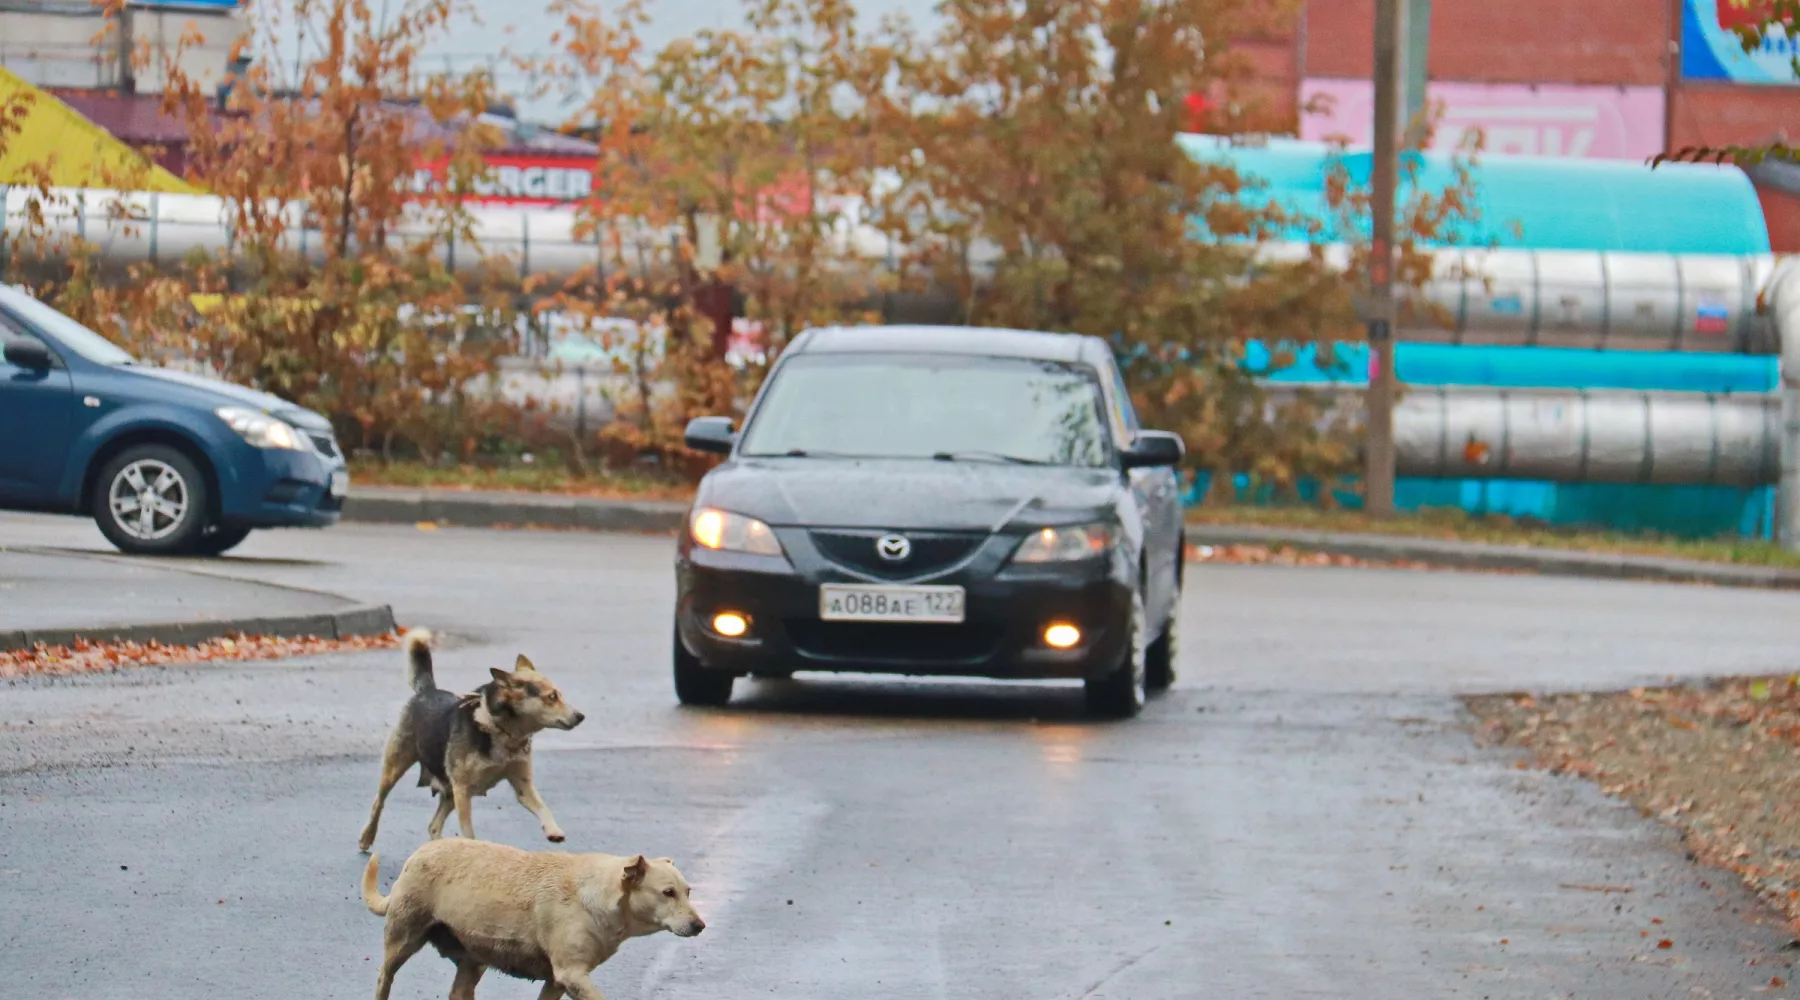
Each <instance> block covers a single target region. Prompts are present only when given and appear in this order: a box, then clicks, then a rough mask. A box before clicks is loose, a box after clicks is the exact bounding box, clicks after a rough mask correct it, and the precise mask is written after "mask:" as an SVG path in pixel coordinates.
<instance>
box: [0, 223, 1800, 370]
mask: <svg viewBox="0 0 1800 1000" xmlns="http://www.w3.org/2000/svg"><path fill="white" fill-rule="evenodd" d="M4 193H5V201H6V218H5V222H6V228H7V231H8V233H9V234H16V233H18V232H20V231H22V228H23V225H24V212H25V211H26V203H27V200H28V199H30V198H32V197H34V196H35V193H36V192H35V190H34V189H24V188H11V189H7V190H5V192H4ZM77 193H78V192H76V191H72V190H62V189H58V190H55V191H53V192H52V196H53V198H56V197H57V196H61V200H62V201H63V203H62V204H58V203H55V202H54V201H53V203H52V204H49V205H47V206H45V223H46V225H48V226H49V227H50V229H51V230H52V231H53V233H54V234H55V235H59V236H64V237H72V236H75V235H77V231H78V230H79V229H80V228H81V226H82V223H83V220H82V219H80V218H79V217H78V216H77V213H75V212H74V211H72V210H71V209H70V207H69V206H70V204H72V202H71V201H70V199H71V198H72V196H74V195H76V194H77ZM85 195H86V197H85V200H86V201H87V202H89V203H90V204H91V206H92V208H91V210H90V211H88V212H86V213H84V214H85V215H86V219H85V225H86V229H87V232H88V235H89V237H90V239H91V242H93V243H94V244H96V245H97V246H98V248H99V251H100V254H101V256H102V258H103V259H106V260H107V261H109V262H112V263H116V264H134V263H142V262H145V261H148V260H149V259H150V255H151V248H152V247H153V246H154V247H155V252H156V256H157V257H158V258H160V259H164V260H177V259H180V258H181V257H183V256H185V255H186V254H187V253H188V252H190V251H192V250H195V249H201V250H223V249H227V248H229V246H230V233H229V229H228V226H227V224H226V219H227V214H226V212H225V206H224V203H223V202H222V201H220V200H219V199H218V198H214V197H211V196H208V195H175V194H164V195H160V196H158V197H156V198H154V199H153V198H151V196H149V195H147V194H143V193H137V192H118V191H89V192H85ZM109 209H110V210H109ZM469 213H470V215H471V217H472V220H471V221H472V225H473V228H474V232H473V235H474V236H475V238H476V240H477V241H478V242H479V243H480V245H481V246H482V248H483V250H484V251H485V253H486V255H487V257H486V258H481V259H478V258H477V255H474V254H469V253H458V254H455V265H456V266H457V267H458V268H461V269H465V270H472V269H474V268H477V267H481V266H483V265H484V262H485V260H487V259H492V258H495V257H510V258H512V259H514V260H515V261H517V263H518V264H519V266H520V268H521V270H522V271H523V270H526V269H528V270H529V272H530V273H531V274H533V275H540V274H541V275H544V276H546V277H551V278H556V277H565V276H568V275H570V274H574V273H576V272H578V271H580V270H582V269H583V268H591V267H592V266H593V265H594V263H595V260H596V251H597V249H599V247H598V244H599V243H600V242H601V241H600V240H599V239H598V233H596V238H595V239H594V240H591V241H578V240H577V239H575V236H574V226H575V222H576V213H575V212H574V210H572V209H569V208H533V209H517V208H486V207H481V206H476V207H472V208H471V209H470V210H469ZM303 219H304V207H303V206H301V205H298V204H296V205H294V206H290V207H289V213H288V222H289V224H290V226H291V227H292V228H291V229H290V231H289V245H290V246H295V247H298V248H299V249H300V250H301V251H302V252H306V253H309V254H312V255H316V254H317V252H318V248H319V240H318V238H317V236H316V234H315V232H314V231H312V230H308V229H306V228H304V227H303V226H302V224H301V223H302V220H303ZM424 232H425V228H424V226H423V224H422V223H421V224H419V225H418V226H417V227H415V228H414V229H410V230H408V231H406V232H402V233H399V234H396V235H398V236H400V237H402V238H404V237H407V236H411V235H423V234H424ZM642 238H648V239H649V240H650V241H651V242H653V243H661V242H663V238H664V234H661V233H650V232H648V231H646V232H644V233H643V234H641V236H640V237H634V236H632V235H631V234H626V240H625V242H626V244H627V245H632V244H634V243H636V242H641V239H642ZM832 238H833V239H835V240H837V241H838V244H839V245H838V247H837V248H836V250H835V252H841V253H845V254H849V255H852V256H856V257H860V258H862V259H864V260H866V261H868V262H869V263H870V264H871V265H872V266H876V267H883V266H887V262H888V260H889V257H890V255H891V254H893V253H894V250H893V248H892V247H891V246H890V244H889V240H888V237H887V235H886V234H885V233H881V232H879V231H877V230H875V229H874V228H873V227H870V226H867V225H858V226H852V227H843V228H842V229H840V230H839V231H837V232H835V233H834V234H833V236H832ZM1313 250H1314V248H1312V247H1309V246H1307V245H1305V244H1296V243H1290V244H1275V245H1270V246H1266V247H1264V248H1262V249H1261V250H1260V251H1259V258H1260V259H1261V260H1263V261H1265V262H1268V263H1279V262H1284V261H1294V260H1298V259H1302V258H1304V257H1306V256H1307V255H1308V254H1309V253H1311V252H1312V251H1313ZM1323 252H1324V255H1325V259H1326V261H1327V262H1328V263H1330V264H1331V265H1333V266H1336V267H1340V268H1342V267H1348V266H1349V264H1350V260H1351V254H1350V251H1349V248H1348V247H1345V246H1342V245H1332V246H1327V247H1324V248H1323ZM439 253H440V255H441V256H442V257H444V258H448V257H449V254H448V253H446V251H445V249H444V248H442V247H441V246H440V249H439ZM527 253H529V257H527V256H526V255H527ZM971 256H972V260H973V263H974V264H975V266H976V269H977V271H980V270H981V269H982V268H983V267H984V266H985V264H988V263H991V262H992V260H993V253H992V252H991V248H989V249H988V250H982V249H981V248H975V250H974V251H972V254H971ZM1434 256H1435V260H1434V262H1433V272H1432V274H1433V276H1432V278H1431V280H1430V281H1429V282H1428V283H1427V284H1426V285H1425V287H1424V288H1423V289H1421V290H1419V291H1418V292H1417V293H1416V294H1414V295H1412V296H1411V301H1410V303H1409V304H1410V306H1411V308H1409V309H1404V310H1402V313H1401V315H1400V316H1399V317H1398V319H1397V325H1396V327H1395V332H1396V334H1397V336H1398V338H1399V339H1401V340H1408V341H1424V342H1437V343H1452V344H1485V345H1517V346H1526V345H1541V346H1548V347H1584V348H1605V349H1618V350H1652V351H1666V350H1677V351H1693V352H1706V353H1748V354H1774V353H1776V352H1777V350H1778V345H1777V343H1776V338H1775V336H1774V333H1773V330H1772V327H1771V326H1770V324H1769V323H1768V322H1766V321H1765V320H1764V319H1763V318H1762V317H1759V316H1758V315H1757V310H1756V296H1757V291H1758V290H1759V289H1761V288H1762V287H1764V286H1765V285H1766V284H1767V283H1768V281H1769V276H1770V275H1771V274H1772V273H1773V271H1774V267H1775V258H1773V257H1772V256H1768V255H1757V256H1745V257H1728V256H1727V257H1720V256H1706V255H1674V254H1638V253H1592V252H1586V251H1564V250H1464V249H1456V248H1446V249H1443V250H1439V251H1436V253H1435V255H1434ZM446 262H448V261H447V260H446Z"/></svg>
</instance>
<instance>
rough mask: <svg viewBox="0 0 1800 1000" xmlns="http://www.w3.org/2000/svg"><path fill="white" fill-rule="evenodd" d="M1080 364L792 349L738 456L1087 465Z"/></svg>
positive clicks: (1089, 433) (1093, 412) (1089, 440)
mask: <svg viewBox="0 0 1800 1000" xmlns="http://www.w3.org/2000/svg"><path fill="white" fill-rule="evenodd" d="M1100 407H1101V403H1100V389H1099V386H1098V384H1097V383H1096V382H1095V381H1094V378H1093V376H1092V374H1091V373H1089V372H1088V371H1087V370H1086V369H1082V368H1077V367H1074V366H1071V365H1064V364H1058V363H1054V362H1045V361H1034V360H1029V359H1024V358H990V357H980V356H973V355H960V354H821V355H804V354H802V355H796V356H795V357H793V358H790V359H789V360H788V361H786V362H785V363H783V364H782V365H781V367H780V368H779V370H778V371H777V372H776V374H775V377H774V380H773V381H772V382H771V383H770V385H769V387H768V389H767V391H766V392H765V393H764V396H763V401H762V403H761V404H759V405H758V407H757V411H756V414H755V416H754V417H753V418H752V419H751V421H750V425H749V426H748V427H747V428H745V430H744V439H743V445H742V448H741V451H740V454H742V455H745V456H775V455H812V456H825V455H836V456H858V457H867V458H927V459H928V458H938V459H945V460H959V459H967V460H972V461H982V460H986V461H1005V462H1017V463H1023V464H1033V465H1075V466H1083V467H1089V468H1092V467H1098V466H1102V465H1105V464H1107V461H1108V459H1109V455H1108V451H1107V447H1106V436H1105V434H1106V431H1105V428H1106V425H1105V423H1104V422H1103V420H1102V419H1101V408H1100Z"/></svg>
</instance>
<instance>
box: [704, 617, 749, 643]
mask: <svg viewBox="0 0 1800 1000" xmlns="http://www.w3.org/2000/svg"><path fill="white" fill-rule="evenodd" d="M712 629H713V631H714V632H717V633H719V634H720V635H722V636H726V637H728V638H732V639H735V638H737V637H738V636H740V635H743V634H744V633H745V632H748V631H750V620H749V619H748V618H745V617H744V616H743V615H740V614H738V613H737V612H736V611H721V612H719V613H718V614H716V615H713V620H712Z"/></svg>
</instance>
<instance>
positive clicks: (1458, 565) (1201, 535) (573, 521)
mask: <svg viewBox="0 0 1800 1000" xmlns="http://www.w3.org/2000/svg"><path fill="white" fill-rule="evenodd" d="M687 510H688V505H687V504H686V503H684V502H682V501H678V500H609V499H602V498H600V497H580V496H563V495H558V494H544V493H499V492H479V491H462V490H412V489H397V488H391V487H387V488H384V487H364V488H362V489H353V490H352V491H351V493H350V496H349V497H348V498H347V499H346V500H345V501H344V513H343V519H344V520H345V521H354V522H362V523H373V524H418V523H421V522H430V523H436V524H446V525H451V526H456V527H466V528H522V527H525V526H528V525H529V526H541V527H554V528H580V529H586V530H589V531H636V532H661V533H671V532H677V531H680V530H681V527H682V524H683V523H684V521H685V519H686V517H687ZM1187 539H1188V542H1189V543H1190V544H1198V545H1285V546H1288V547H1290V548H1294V549H1300V550H1303V551H1307V552H1324V553H1328V554H1331V555H1341V556H1349V557H1351V558H1355V559H1369V560H1375V561H1388V562H1417V563H1425V564H1428V565H1430V566H1434V567H1437V568H1439V569H1466V570H1513V571H1520V572H1527V573H1537V574H1540V575H1543V576H1569V577H1584V578H1588V579H1597V580H1652V581H1661V582H1665V583H1705V584H1712V585H1715V586H1721V587H1748V588H1755V589H1763V590H1800V570H1793V569H1777V568H1775V567H1771V566H1737V565H1731V564H1726V563H1713V562H1705V561H1702V560H1698V559H1666V558H1660V557H1657V556H1636V555H1623V554H1616V553H1606V552H1583V551H1580V550H1576V549H1543V548H1536V547H1533V546H1529V545H1494V544H1490V543H1484V542H1457V541H1446V540H1441V539H1431V538H1408V537H1403V536H1399V535H1370V534H1362V533H1360V532H1334V531H1304V530H1292V529H1285V528H1257V527H1239V526H1232V525H1203V524H1190V525H1188V526H1187Z"/></svg>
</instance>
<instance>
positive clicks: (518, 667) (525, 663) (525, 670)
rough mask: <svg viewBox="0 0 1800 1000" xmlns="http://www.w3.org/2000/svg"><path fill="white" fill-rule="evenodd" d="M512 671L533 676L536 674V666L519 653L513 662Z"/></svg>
mask: <svg viewBox="0 0 1800 1000" xmlns="http://www.w3.org/2000/svg"><path fill="white" fill-rule="evenodd" d="M513 670H514V671H516V672H518V673H521V674H535V673H537V672H538V668H537V666H536V665H535V664H533V663H532V662H531V660H530V659H529V658H528V657H526V655H525V654H524V653H520V654H519V658H518V659H517V660H514V661H513Z"/></svg>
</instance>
